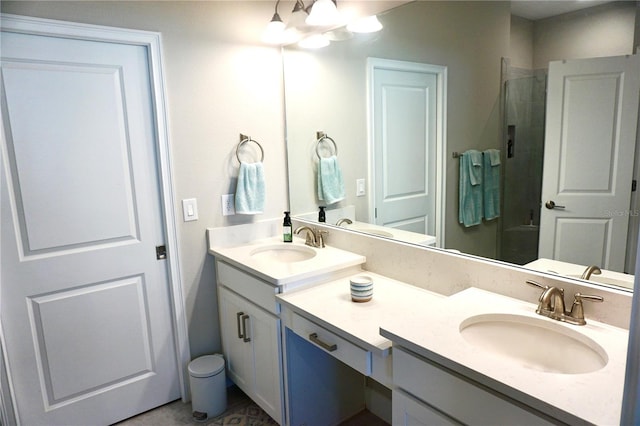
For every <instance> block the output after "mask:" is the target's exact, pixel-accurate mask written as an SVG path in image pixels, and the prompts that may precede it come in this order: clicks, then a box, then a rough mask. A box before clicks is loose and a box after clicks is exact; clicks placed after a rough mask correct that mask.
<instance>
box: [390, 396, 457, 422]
mask: <svg viewBox="0 0 640 426" xmlns="http://www.w3.org/2000/svg"><path fill="white" fill-rule="evenodd" d="M392 401H393V402H392V411H393V424H394V425H397V426H423V425H424V426H427V425H460V424H461V423H457V422H456V421H454V420H453V419H451V418H450V417H448V416H445V415H444V414H442V413H439V412H438V411H436V410H434V409H433V408H432V407H429V406H428V405H426V404H424V403H422V402H418V401H417V400H415V399H413V398H411V397H410V396H408V395H405V393H404V392H402V391H399V390H396V389H394V390H393V393H392Z"/></svg>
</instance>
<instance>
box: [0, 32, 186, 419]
mask: <svg viewBox="0 0 640 426" xmlns="http://www.w3.org/2000/svg"><path fill="white" fill-rule="evenodd" d="M1 47H2V52H1V54H2V57H1V72H2V75H1V83H2V92H1V102H2V127H3V131H2V162H1V166H0V168H1V170H0V172H1V176H2V177H1V180H2V181H1V187H0V193H1V194H0V195H1V199H0V206H1V210H0V218H1V226H2V233H1V243H2V246H1V251H2V263H1V272H2V276H1V281H0V283H1V290H2V299H1V313H2V326H3V332H4V336H5V338H6V351H7V359H8V363H9V371H10V374H11V380H12V384H13V390H14V395H15V401H16V405H17V412H18V415H19V418H20V420H21V422H22V424H25V425H38V424H46V425H55V424H64V425H70V424H77V425H80V424H84V425H88V424H109V423H113V422H115V421H118V420H121V419H123V418H126V417H129V416H132V415H134V414H137V413H140V412H142V411H145V410H148V409H150V408H153V407H156V406H158V405H161V404H164V403H166V402H168V401H172V400H175V399H177V398H179V397H180V389H179V375H178V367H177V362H176V351H175V350H174V338H173V329H172V323H171V318H172V313H171V308H170V299H169V296H170V294H169V287H168V278H167V266H166V261H164V260H157V259H156V246H157V245H161V244H163V241H164V235H163V227H162V206H161V202H160V201H161V200H160V196H159V186H158V184H159V178H158V170H157V165H156V152H155V137H156V135H155V133H154V124H153V122H154V121H153V114H154V111H153V108H152V104H151V99H152V94H151V83H150V70H149V63H148V61H149V59H148V58H149V56H148V52H147V48H146V47H144V46H138V45H133V44H119V43H107V42H98V41H85V40H77V39H71V38H61V37H55V36H42V35H30V34H19V33H11V32H4V31H3V33H2V46H1Z"/></svg>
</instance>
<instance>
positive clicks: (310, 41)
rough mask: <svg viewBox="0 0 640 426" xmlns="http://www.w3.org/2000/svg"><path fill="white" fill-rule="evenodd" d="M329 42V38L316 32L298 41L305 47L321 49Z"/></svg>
mask: <svg viewBox="0 0 640 426" xmlns="http://www.w3.org/2000/svg"><path fill="white" fill-rule="evenodd" d="M329 44H330V41H329V39H328V38H326V37H325V36H323V35H322V34H314V35H312V36H309V37H307V38H305V39H302V40H300V41H299V42H298V46H300V47H303V48H305V49H320V48H321V47H326V46H328V45H329Z"/></svg>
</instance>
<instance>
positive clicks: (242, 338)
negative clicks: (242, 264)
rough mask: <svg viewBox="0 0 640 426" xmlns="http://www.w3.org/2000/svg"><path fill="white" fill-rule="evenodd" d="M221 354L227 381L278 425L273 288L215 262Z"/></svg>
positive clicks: (277, 321) (277, 339)
mask: <svg viewBox="0 0 640 426" xmlns="http://www.w3.org/2000/svg"><path fill="white" fill-rule="evenodd" d="M216 268H217V275H218V306H219V311H220V328H221V333H222V347H223V353H224V356H225V359H226V362H227V371H228V374H229V378H230V379H231V380H233V382H234V383H235V384H236V385H238V387H239V388H240V389H242V390H243V391H244V392H245V393H246V394H247V395H248V396H249V397H250V398H251V399H252V400H253V401H255V402H256V403H257V404H258V405H259V406H260V407H262V409H263V410H265V411H266V412H267V413H268V414H269V415H270V416H271V417H272V418H273V419H274V420H276V421H277V422H278V423H280V424H282V411H283V403H282V401H283V397H282V395H283V391H282V389H283V383H282V369H281V359H282V354H281V350H280V348H281V346H280V344H281V337H280V336H281V333H280V318H279V316H278V314H279V306H278V304H277V303H276V299H275V295H276V293H277V291H278V289H277V287H275V286H273V285H271V284H269V283H267V282H264V281H262V280H259V279H258V278H255V277H253V276H252V275H250V274H247V273H246V272H243V271H241V270H239V269H237V268H235V267H233V266H231V265H229V264H227V263H225V262H221V261H217V262H216Z"/></svg>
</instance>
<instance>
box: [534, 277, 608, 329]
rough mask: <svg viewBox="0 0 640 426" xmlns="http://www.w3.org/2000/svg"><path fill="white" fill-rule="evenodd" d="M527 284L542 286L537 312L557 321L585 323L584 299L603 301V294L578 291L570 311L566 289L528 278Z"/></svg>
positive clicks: (575, 323) (576, 323)
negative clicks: (565, 293)
mask: <svg viewBox="0 0 640 426" xmlns="http://www.w3.org/2000/svg"><path fill="white" fill-rule="evenodd" d="M527 284H529V285H532V286H535V287H538V288H541V289H542V290H543V291H542V294H541V295H540V297H539V298H538V308H537V309H536V313H537V314H539V315H542V316H545V317H549V318H551V319H554V320H557V321H563V322H567V323H569V324H574V325H585V324H586V323H587V322H586V321H585V319H584V307H583V306H582V301H583V300H589V301H593V302H602V301H603V300H604V299H603V298H602V297H601V296H592V295H588V294H581V293H576V294H575V295H574V300H573V305H572V306H571V310H570V311H566V310H565V304H564V290H563V289H561V288H558V287H549V286H546V285H542V284H540V283H538V282H535V281H531V280H527Z"/></svg>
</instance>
